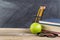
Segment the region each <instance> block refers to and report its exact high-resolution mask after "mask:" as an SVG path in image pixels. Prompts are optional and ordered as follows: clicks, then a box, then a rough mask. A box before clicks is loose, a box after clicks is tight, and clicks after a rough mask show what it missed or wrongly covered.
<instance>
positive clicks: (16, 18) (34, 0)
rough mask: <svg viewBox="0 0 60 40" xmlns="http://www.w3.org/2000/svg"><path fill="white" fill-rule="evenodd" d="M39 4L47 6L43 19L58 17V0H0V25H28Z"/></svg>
mask: <svg viewBox="0 0 60 40" xmlns="http://www.w3.org/2000/svg"><path fill="white" fill-rule="evenodd" d="M41 5H45V6H46V7H47V8H46V10H45V12H44V15H43V18H42V19H43V20H46V19H47V20H48V19H52V20H53V21H57V19H58V20H59V19H60V0H0V27H1V28H22V27H24V28H27V27H29V26H30V24H31V23H32V22H33V21H34V19H35V16H36V13H37V11H38V8H39V7H40V6H41ZM55 19H56V20H55ZM59 22H60V20H59Z"/></svg>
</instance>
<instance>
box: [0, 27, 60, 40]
mask: <svg viewBox="0 0 60 40" xmlns="http://www.w3.org/2000/svg"><path fill="white" fill-rule="evenodd" d="M11 34H14V35H11ZM0 40H60V37H56V38H47V37H39V36H37V35H35V34H31V33H30V31H29V29H28V28H0Z"/></svg>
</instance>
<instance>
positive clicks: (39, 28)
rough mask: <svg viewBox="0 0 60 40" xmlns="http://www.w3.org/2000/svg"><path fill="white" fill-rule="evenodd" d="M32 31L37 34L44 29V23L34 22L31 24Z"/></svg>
mask: <svg viewBox="0 0 60 40" xmlns="http://www.w3.org/2000/svg"><path fill="white" fill-rule="evenodd" d="M30 31H31V32H32V33H33V34H37V33H39V32H41V31H42V25H41V24H39V23H32V24H31V26H30Z"/></svg>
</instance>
